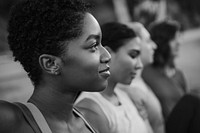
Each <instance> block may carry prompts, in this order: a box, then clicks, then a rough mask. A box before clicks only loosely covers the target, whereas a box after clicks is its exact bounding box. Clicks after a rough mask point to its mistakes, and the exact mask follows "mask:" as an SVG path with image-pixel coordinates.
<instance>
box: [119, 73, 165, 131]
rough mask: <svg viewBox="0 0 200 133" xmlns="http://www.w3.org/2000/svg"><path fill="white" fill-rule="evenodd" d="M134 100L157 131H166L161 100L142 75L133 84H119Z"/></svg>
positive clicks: (144, 117)
mask: <svg viewBox="0 0 200 133" xmlns="http://www.w3.org/2000/svg"><path fill="white" fill-rule="evenodd" d="M118 87H119V88H120V89H121V90H123V91H125V92H126V93H127V94H128V95H129V96H130V98H131V99H132V101H133V102H134V104H135V106H136V108H137V109H138V112H139V113H140V115H141V116H142V118H143V119H148V120H149V122H150V124H151V126H152V128H153V130H154V132H155V133H163V132H164V118H163V114H162V107H161V104H160V101H159V100H158V98H157V97H156V95H155V94H154V93H153V91H152V90H151V88H149V86H148V85H147V84H146V83H145V82H144V81H143V79H142V78H141V76H138V77H136V78H135V79H134V80H133V81H132V83H131V85H129V86H128V87H126V86H125V85H122V84H118ZM125 87H126V88H125Z"/></svg>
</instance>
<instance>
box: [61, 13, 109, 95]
mask: <svg viewBox="0 0 200 133" xmlns="http://www.w3.org/2000/svg"><path fill="white" fill-rule="evenodd" d="M82 27H83V28H82V34H81V35H80V37H78V38H76V39H74V40H72V41H70V42H69V43H68V44H67V45H66V55H65V57H64V59H63V65H62V77H61V78H62V80H63V84H64V85H65V87H66V88H68V89H70V91H77V90H78V91H102V90H103V89H105V88H106V86H107V79H108V77H109V76H110V72H109V66H108V62H109V61H110V58H111V56H110V54H109V53H108V51H107V50H106V49H105V48H104V47H102V45H101V38H102V35H101V29H100V26H99V24H98V22H97V21H96V19H95V18H94V17H93V16H92V15H91V14H89V13H87V14H86V15H85V18H84V22H83V26H82Z"/></svg>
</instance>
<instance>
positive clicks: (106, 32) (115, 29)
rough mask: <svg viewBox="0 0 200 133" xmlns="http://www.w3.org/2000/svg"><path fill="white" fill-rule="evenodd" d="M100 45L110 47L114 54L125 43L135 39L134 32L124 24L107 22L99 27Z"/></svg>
mask: <svg viewBox="0 0 200 133" xmlns="http://www.w3.org/2000/svg"><path fill="white" fill-rule="evenodd" d="M101 30H102V45H103V46H108V47H110V48H111V49H112V50H113V51H114V52H116V51H117V50H118V49H119V48H120V47H121V46H123V45H124V44H125V41H126V40H128V39H131V38H134V37H136V34H135V32H134V31H133V30H132V29H131V28H129V27H128V26H127V25H125V24H121V23H118V22H108V23H105V24H103V25H101Z"/></svg>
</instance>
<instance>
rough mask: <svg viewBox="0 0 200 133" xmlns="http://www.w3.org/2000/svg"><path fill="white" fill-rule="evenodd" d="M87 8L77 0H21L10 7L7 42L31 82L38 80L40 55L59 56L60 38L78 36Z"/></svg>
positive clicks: (62, 41)
mask: <svg viewBox="0 0 200 133" xmlns="http://www.w3.org/2000/svg"><path fill="white" fill-rule="evenodd" d="M87 9H88V5H87V4H85V3H83V2H82V1H80V0H21V1H20V2H19V3H18V4H16V5H15V6H14V7H13V9H12V10H11V14H10V20H9V23H8V32H9V36H8V43H9V46H10V49H11V50H12V52H13V56H14V57H15V60H16V61H19V62H20V63H21V64H22V66H23V67H24V69H25V70H26V72H27V73H28V75H29V77H30V78H31V80H32V82H33V83H34V85H37V84H38V83H39V81H40V80H41V74H42V70H41V68H40V65H39V60H38V59H39V57H40V55H42V54H51V55H54V56H61V55H62V53H63V48H62V46H63V45H64V42H66V41H70V40H72V39H74V38H77V37H79V36H80V34H81V32H82V23H83V19H84V15H85V13H86V12H87Z"/></svg>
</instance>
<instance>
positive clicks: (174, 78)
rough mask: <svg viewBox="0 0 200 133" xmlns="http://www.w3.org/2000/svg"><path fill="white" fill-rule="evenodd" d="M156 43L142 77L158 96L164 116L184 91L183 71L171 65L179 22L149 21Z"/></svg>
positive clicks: (178, 32) (176, 53)
mask: <svg viewBox="0 0 200 133" xmlns="http://www.w3.org/2000/svg"><path fill="white" fill-rule="evenodd" d="M149 31H150V34H151V38H152V40H153V41H154V42H155V43H156V44H157V49H156V50H155V54H154V61H153V63H152V64H150V65H147V66H145V67H144V70H143V72H142V77H143V79H144V81H145V82H146V83H147V84H148V85H149V86H150V87H151V89H152V90H153V92H154V93H155V94H156V96H157V97H158V99H159V100H160V103H161V106H162V110H163V115H164V119H165V120H167V117H168V115H169V114H170V112H171V110H172V109H173V107H174V106H175V104H176V103H177V102H178V101H179V99H180V98H181V97H182V96H183V95H184V94H185V93H186V92H187V85H186V80H185V77H184V74H183V72H182V71H181V70H179V69H178V68H177V67H176V65H175V58H176V57H177V56H178V50H179V45H180V44H179V36H180V25H179V24H178V23H177V22H175V21H171V20H166V21H163V22H158V23H157V22H156V23H153V24H152V25H151V26H150V28H149Z"/></svg>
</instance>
